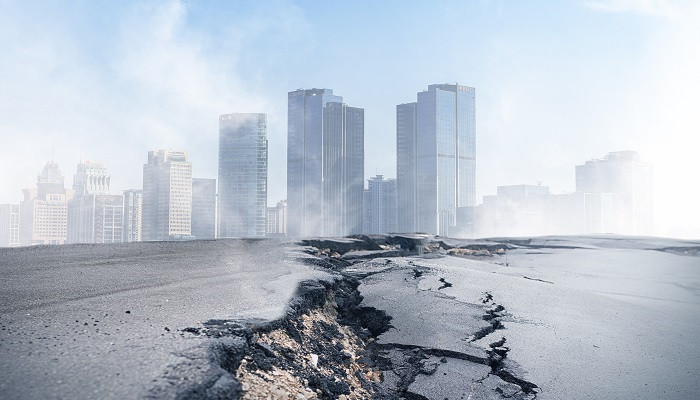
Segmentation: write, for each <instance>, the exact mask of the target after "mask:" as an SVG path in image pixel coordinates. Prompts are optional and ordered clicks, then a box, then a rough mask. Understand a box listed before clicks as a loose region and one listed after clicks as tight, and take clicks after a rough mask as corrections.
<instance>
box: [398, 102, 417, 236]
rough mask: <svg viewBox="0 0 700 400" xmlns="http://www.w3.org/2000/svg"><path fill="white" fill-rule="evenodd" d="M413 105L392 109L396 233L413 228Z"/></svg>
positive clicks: (415, 209) (414, 141)
mask: <svg viewBox="0 0 700 400" xmlns="http://www.w3.org/2000/svg"><path fill="white" fill-rule="evenodd" d="M416 106H417V104H416V103H407V104H399V105H397V106H396V173H397V175H396V189H397V229H398V230H399V232H415V231H417V230H418V225H417V220H416V219H417V217H418V211H417V208H416V207H417V203H418V198H417V196H418V186H417V185H416V179H418V172H417V170H416V166H417V164H418V159H417V158H416V146H417V141H418V139H417V137H416V135H417V133H418V126H417V121H416Z"/></svg>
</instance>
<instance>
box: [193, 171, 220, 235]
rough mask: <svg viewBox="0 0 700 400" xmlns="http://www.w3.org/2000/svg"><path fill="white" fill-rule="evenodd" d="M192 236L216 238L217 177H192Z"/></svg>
mask: <svg viewBox="0 0 700 400" xmlns="http://www.w3.org/2000/svg"><path fill="white" fill-rule="evenodd" d="M192 236H194V237H195V239H214V238H216V179H206V178H192Z"/></svg>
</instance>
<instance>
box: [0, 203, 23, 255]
mask: <svg viewBox="0 0 700 400" xmlns="http://www.w3.org/2000/svg"><path fill="white" fill-rule="evenodd" d="M19 218H20V212H19V204H0V247H18V246H21V245H22V243H21V242H20V240H19Z"/></svg>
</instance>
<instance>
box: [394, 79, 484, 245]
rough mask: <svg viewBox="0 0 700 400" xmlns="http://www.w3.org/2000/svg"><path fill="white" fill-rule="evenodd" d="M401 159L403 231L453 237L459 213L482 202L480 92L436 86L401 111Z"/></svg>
mask: <svg viewBox="0 0 700 400" xmlns="http://www.w3.org/2000/svg"><path fill="white" fill-rule="evenodd" d="M397 157H398V158H399V160H401V161H400V162H398V163H397V186H398V196H399V198H398V203H399V208H400V209H401V211H400V221H399V226H400V227H402V228H404V229H410V228H411V227H412V226H413V228H414V229H410V230H412V231H419V232H425V233H431V234H438V235H449V234H450V233H449V231H450V227H454V226H456V224H457V209H458V208H459V207H470V206H474V205H475V202H476V188H475V182H476V181H475V180H476V109H475V90H474V88H472V87H468V86H462V85H456V84H455V85H450V84H442V85H430V86H428V90H426V91H423V92H419V93H418V96H417V102H415V103H408V104H402V105H399V106H397ZM414 204H415V206H414Z"/></svg>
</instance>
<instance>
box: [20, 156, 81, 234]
mask: <svg viewBox="0 0 700 400" xmlns="http://www.w3.org/2000/svg"><path fill="white" fill-rule="evenodd" d="M23 193H24V201H22V203H20V228H19V235H20V242H21V243H22V245H23V246H31V245H35V244H64V243H65V242H66V235H67V230H68V202H69V201H70V200H71V199H72V198H73V190H67V189H66V188H65V187H64V179H63V174H62V173H61V170H60V169H59V168H58V164H56V163H55V162H53V161H51V162H47V163H46V165H45V166H44V169H43V170H42V172H41V174H40V175H39V176H38V179H37V187H36V188H27V189H24V190H23Z"/></svg>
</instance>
